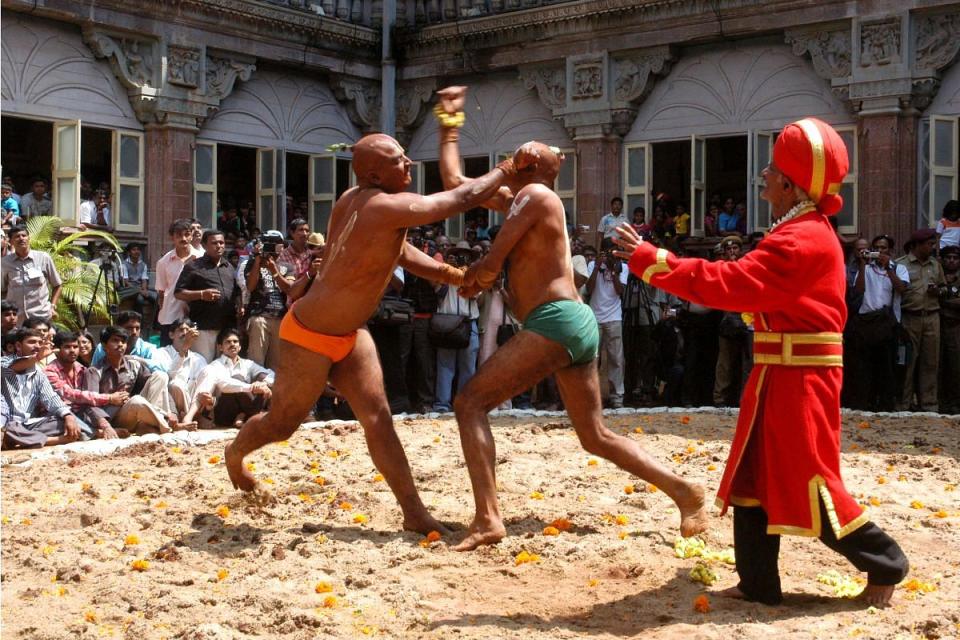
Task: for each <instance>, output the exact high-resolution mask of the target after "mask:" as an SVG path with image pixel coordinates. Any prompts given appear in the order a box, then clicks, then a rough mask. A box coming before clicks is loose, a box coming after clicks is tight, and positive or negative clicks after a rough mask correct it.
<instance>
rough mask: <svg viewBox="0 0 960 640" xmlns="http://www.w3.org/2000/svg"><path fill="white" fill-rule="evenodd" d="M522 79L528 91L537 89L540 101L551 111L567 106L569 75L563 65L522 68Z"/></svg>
mask: <svg viewBox="0 0 960 640" xmlns="http://www.w3.org/2000/svg"><path fill="white" fill-rule="evenodd" d="M520 79H521V80H523V85H524V86H525V87H526V88H527V89H536V90H537V94H538V95H539V96H540V101H541V102H542V103H543V104H544V106H546V107H547V108H548V109H550V110H551V111H557V110H559V109H562V108H563V107H564V106H566V104H567V75H566V69H565V68H564V66H563V65H562V64H557V65H551V66H537V67H521V68H520Z"/></svg>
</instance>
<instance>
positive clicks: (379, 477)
mask: <svg viewBox="0 0 960 640" xmlns="http://www.w3.org/2000/svg"><path fill="white" fill-rule="evenodd" d="M373 482H383V474H382V473H378V474H377V475H375V476H373Z"/></svg>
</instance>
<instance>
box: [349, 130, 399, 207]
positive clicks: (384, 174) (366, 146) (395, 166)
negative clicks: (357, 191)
mask: <svg viewBox="0 0 960 640" xmlns="http://www.w3.org/2000/svg"><path fill="white" fill-rule="evenodd" d="M409 169H410V160H409V158H407V156H406V155H405V154H404V152H403V147H401V146H400V143H399V142H397V141H396V140H394V139H393V138H391V137H390V136H388V135H386V134H383V133H374V134H371V135H369V136H364V137H363V138H361V139H360V141H359V142H357V144H355V145H353V172H354V174H356V176H357V183H358V184H360V185H361V186H375V187H380V188H381V189H383V190H384V191H387V192H389V193H395V192H398V191H403V190H404V189H406V187H407V184H409V178H410V172H409Z"/></svg>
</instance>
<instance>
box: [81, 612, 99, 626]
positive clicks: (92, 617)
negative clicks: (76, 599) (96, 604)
mask: <svg viewBox="0 0 960 640" xmlns="http://www.w3.org/2000/svg"><path fill="white" fill-rule="evenodd" d="M83 619H84V620H86V621H87V622H92V623H93V624H97V614H96V612H94V611H84V612H83Z"/></svg>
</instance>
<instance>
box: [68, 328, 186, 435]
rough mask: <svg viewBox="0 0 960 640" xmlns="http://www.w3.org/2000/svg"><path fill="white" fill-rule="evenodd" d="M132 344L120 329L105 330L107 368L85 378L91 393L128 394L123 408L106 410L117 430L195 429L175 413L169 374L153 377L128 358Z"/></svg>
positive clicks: (90, 371)
mask: <svg viewBox="0 0 960 640" xmlns="http://www.w3.org/2000/svg"><path fill="white" fill-rule="evenodd" d="M128 340H129V336H128V335H127V332H126V331H124V330H123V329H121V328H120V327H113V326H111V327H107V328H106V329H104V330H103V331H102V332H101V334H100V345H101V346H103V347H104V351H105V354H106V355H105V357H104V361H103V364H102V365H101V366H99V367H90V368H88V369H87V371H86V374H85V375H84V387H86V389H87V391H92V392H99V393H102V394H107V395H109V394H112V393H117V392H126V393H127V394H128V399H127V400H126V402H124V403H123V404H121V405H107V406H105V407H104V408H103V410H104V411H105V412H106V413H107V415H108V416H109V417H110V423H111V424H112V425H113V427H114V429H118V428H119V429H125V430H127V431H129V432H130V433H136V434H138V435H140V434H143V433H168V432H170V431H181V430H187V431H192V430H193V429H195V428H196V426H197V425H196V423H181V422H179V421H178V419H177V414H176V413H174V412H173V403H172V401H171V400H170V394H169V393H168V392H167V385H168V384H169V379H168V378H167V374H165V373H163V372H161V371H156V372H154V373H150V371H149V369H148V368H147V365H146V364H145V363H144V361H143V360H141V359H139V358H137V357H134V356H128V355H126V351H127V341H128Z"/></svg>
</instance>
